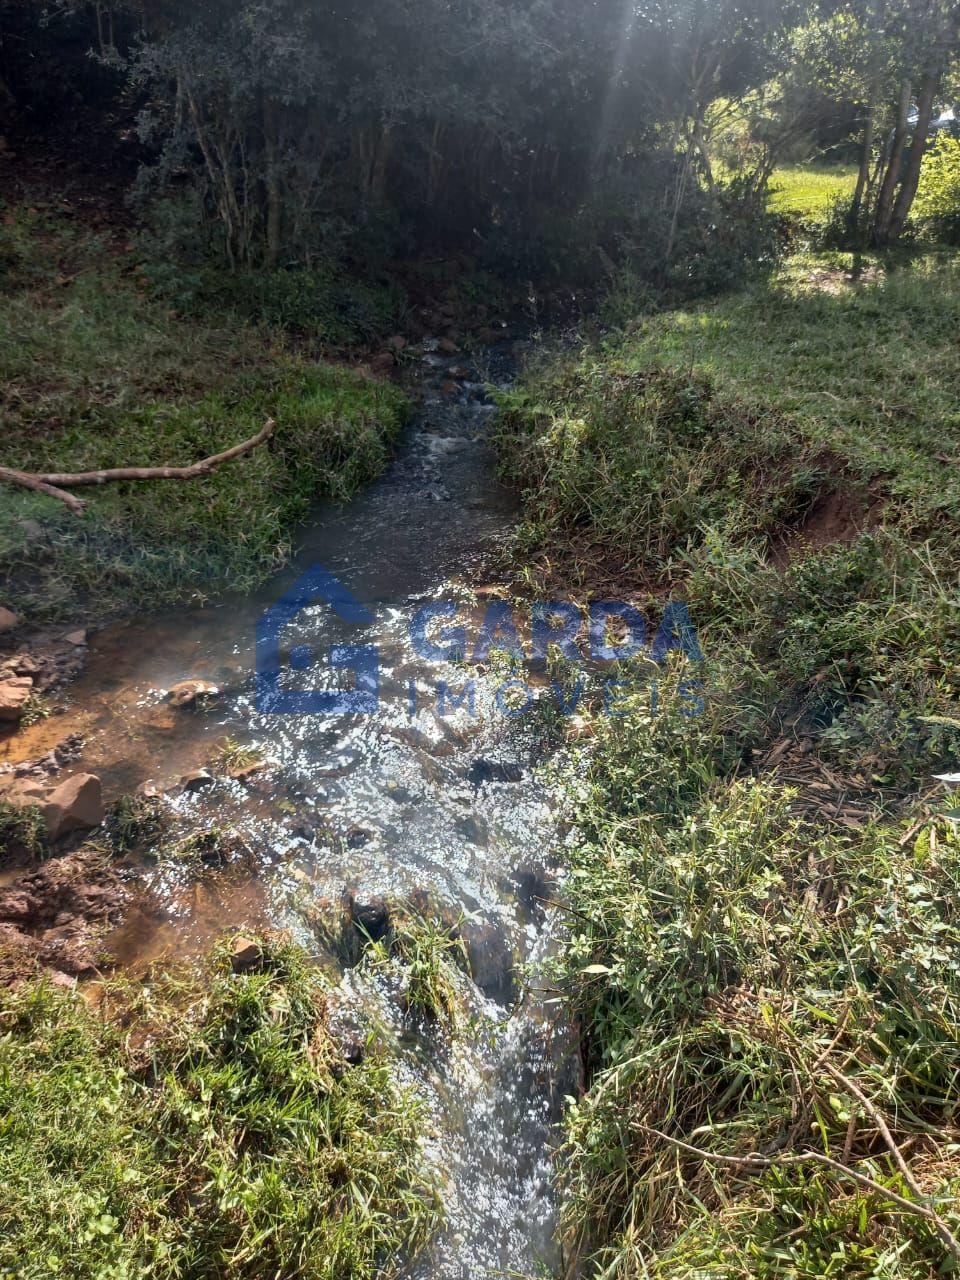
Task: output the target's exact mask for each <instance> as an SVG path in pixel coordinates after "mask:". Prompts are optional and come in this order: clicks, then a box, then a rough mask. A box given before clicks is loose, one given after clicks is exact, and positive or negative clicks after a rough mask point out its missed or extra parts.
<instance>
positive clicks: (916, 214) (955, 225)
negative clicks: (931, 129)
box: [912, 134, 960, 244]
mask: <svg viewBox="0 0 960 1280" xmlns="http://www.w3.org/2000/svg"><path fill="white" fill-rule="evenodd" d="M912 216H913V220H914V221H915V222H916V223H918V224H919V225H920V226H921V227H922V228H923V230H924V231H926V232H927V234H928V235H930V236H932V237H933V238H934V239H936V240H940V241H942V242H943V243H945V244H960V138H953V137H950V136H949V135H947V134H941V135H940V137H939V138H938V139H937V141H936V143H935V144H934V145H933V147H931V148H930V150H929V151H928V152H927V154H926V155H925V156H924V157H923V168H922V170H921V173H920V186H919V187H918V188H917V196H916V199H915V200H914V203H913V212H912Z"/></svg>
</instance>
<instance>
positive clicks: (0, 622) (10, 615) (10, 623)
mask: <svg viewBox="0 0 960 1280" xmlns="http://www.w3.org/2000/svg"><path fill="white" fill-rule="evenodd" d="M19 625H20V619H19V618H18V617H17V615H16V614H15V613H14V612H13V610H12V609H7V608H6V607H5V606H4V605H0V635H3V634H4V633H5V632H7V631H16V629H17V627H19Z"/></svg>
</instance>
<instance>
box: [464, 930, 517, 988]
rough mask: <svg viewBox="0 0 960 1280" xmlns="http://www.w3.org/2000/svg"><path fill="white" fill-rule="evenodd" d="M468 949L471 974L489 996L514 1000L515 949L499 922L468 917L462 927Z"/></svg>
mask: <svg viewBox="0 0 960 1280" xmlns="http://www.w3.org/2000/svg"><path fill="white" fill-rule="evenodd" d="M459 933H460V937H461V939H462V941H463V944H464V946H465V947H466V950H467V961H468V964H469V967H470V976H471V978H472V979H473V981H474V982H475V983H476V985H477V986H478V987H479V988H480V990H481V991H482V992H483V994H484V995H485V996H487V997H488V998H489V999H491V1000H495V1001H496V1002H497V1004H500V1005H510V1004H513V1002H514V1000H515V999H516V994H517V989H516V983H515V981H514V976H513V970H514V966H515V964H516V959H515V957H514V954H513V949H512V948H511V946H510V945H509V943H508V942H507V940H506V938H505V937H504V936H503V933H502V932H501V930H500V929H498V928H497V926H496V925H494V924H490V923H489V922H488V921H484V920H481V921H477V922H474V921H470V920H467V921H464V923H463V924H461V925H460V929H459Z"/></svg>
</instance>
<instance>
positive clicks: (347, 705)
mask: <svg viewBox="0 0 960 1280" xmlns="http://www.w3.org/2000/svg"><path fill="white" fill-rule="evenodd" d="M321 601H322V602H323V603H324V604H326V605H328V606H329V608H330V609H331V610H332V611H333V612H334V614H336V616H337V617H338V618H340V619H341V620H342V621H343V622H348V623H353V624H354V625H356V626H358V627H368V626H370V625H371V624H372V623H373V621H374V616H373V614H372V613H370V611H369V610H368V609H366V608H365V607H364V606H363V605H362V604H360V603H359V601H357V600H355V599H354V597H353V596H352V595H351V594H350V592H349V591H348V590H347V589H346V587H345V586H344V585H343V584H342V583H341V582H338V581H337V579H336V578H334V577H333V575H332V574H330V573H328V572H327V570H326V569H324V568H323V566H322V565H314V566H313V568H312V569H309V570H308V571H307V572H306V573H305V574H304V575H303V576H302V577H301V578H300V579H299V580H298V581H297V582H296V583H295V584H294V585H293V586H292V587H291V588H290V590H289V591H287V592H286V593H285V594H284V595H283V596H281V598H280V599H279V600H278V601H277V602H276V604H274V605H272V606H271V607H270V608H269V609H268V610H267V611H266V613H264V614H263V616H262V617H261V618H260V620H259V622H258V623H257V686H256V687H257V710H258V711H260V712H263V713H265V714H267V715H288V716H349V715H371V714H372V713H373V712H375V711H376V709H377V707H378V705H379V701H380V651H379V649H378V648H377V646H376V645H333V647H332V648H331V650H330V662H329V665H330V668H331V669H332V670H336V671H352V672H353V673H354V675H355V682H354V688H353V689H316V690H308V691H300V690H291V689H284V688H283V687H282V674H283V670H284V666H283V662H282V656H281V641H282V635H283V629H284V627H286V626H288V625H289V624H290V623H291V622H292V621H293V620H294V619H295V618H296V617H297V616H298V615H299V614H301V613H302V612H303V610H304V609H306V608H308V606H310V605H312V604H314V603H317V602H321ZM313 661H314V654H313V650H312V649H311V648H310V647H309V646H307V645H300V646H297V647H295V648H293V649H292V650H291V651H290V654H289V667H290V668H291V669H292V670H294V671H305V670H307V669H308V668H309V667H311V666H312V665H313Z"/></svg>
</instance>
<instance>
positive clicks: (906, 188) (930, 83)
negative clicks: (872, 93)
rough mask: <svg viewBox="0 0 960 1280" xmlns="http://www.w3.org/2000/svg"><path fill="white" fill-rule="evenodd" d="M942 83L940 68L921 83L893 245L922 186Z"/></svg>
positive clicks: (890, 234) (890, 232) (891, 238)
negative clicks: (925, 155)
mask: <svg viewBox="0 0 960 1280" xmlns="http://www.w3.org/2000/svg"><path fill="white" fill-rule="evenodd" d="M939 83H940V68H939V67H936V68H934V67H929V68H928V69H927V70H926V71H925V72H924V73H923V79H922V80H921V82H920V94H919V97H918V99H917V113H918V114H917V127H916V129H915V131H914V134H913V146H912V147H911V148H910V154H909V156H908V157H907V165H906V169H905V171H904V174H903V180H902V182H901V183H900V190H899V192H898V193H897V201H896V204H895V205H894V206H893V214H892V215H891V218H890V225H889V227H888V229H887V239H888V241H889V242H890V243H893V242H894V241H896V240H899V239H900V237H901V236H902V235H903V229H904V227H905V226H906V225H907V218H909V216H910V210H911V208H912V207H913V200H914V197H915V196H916V194H917V187H918V186H919V185H920V166H921V165H922V164H923V157H924V154H925V152H926V150H927V140H928V134H929V132H930V121H931V120H932V118H933V97H934V94H935V93H936V92H937V86H938V85H939Z"/></svg>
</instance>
